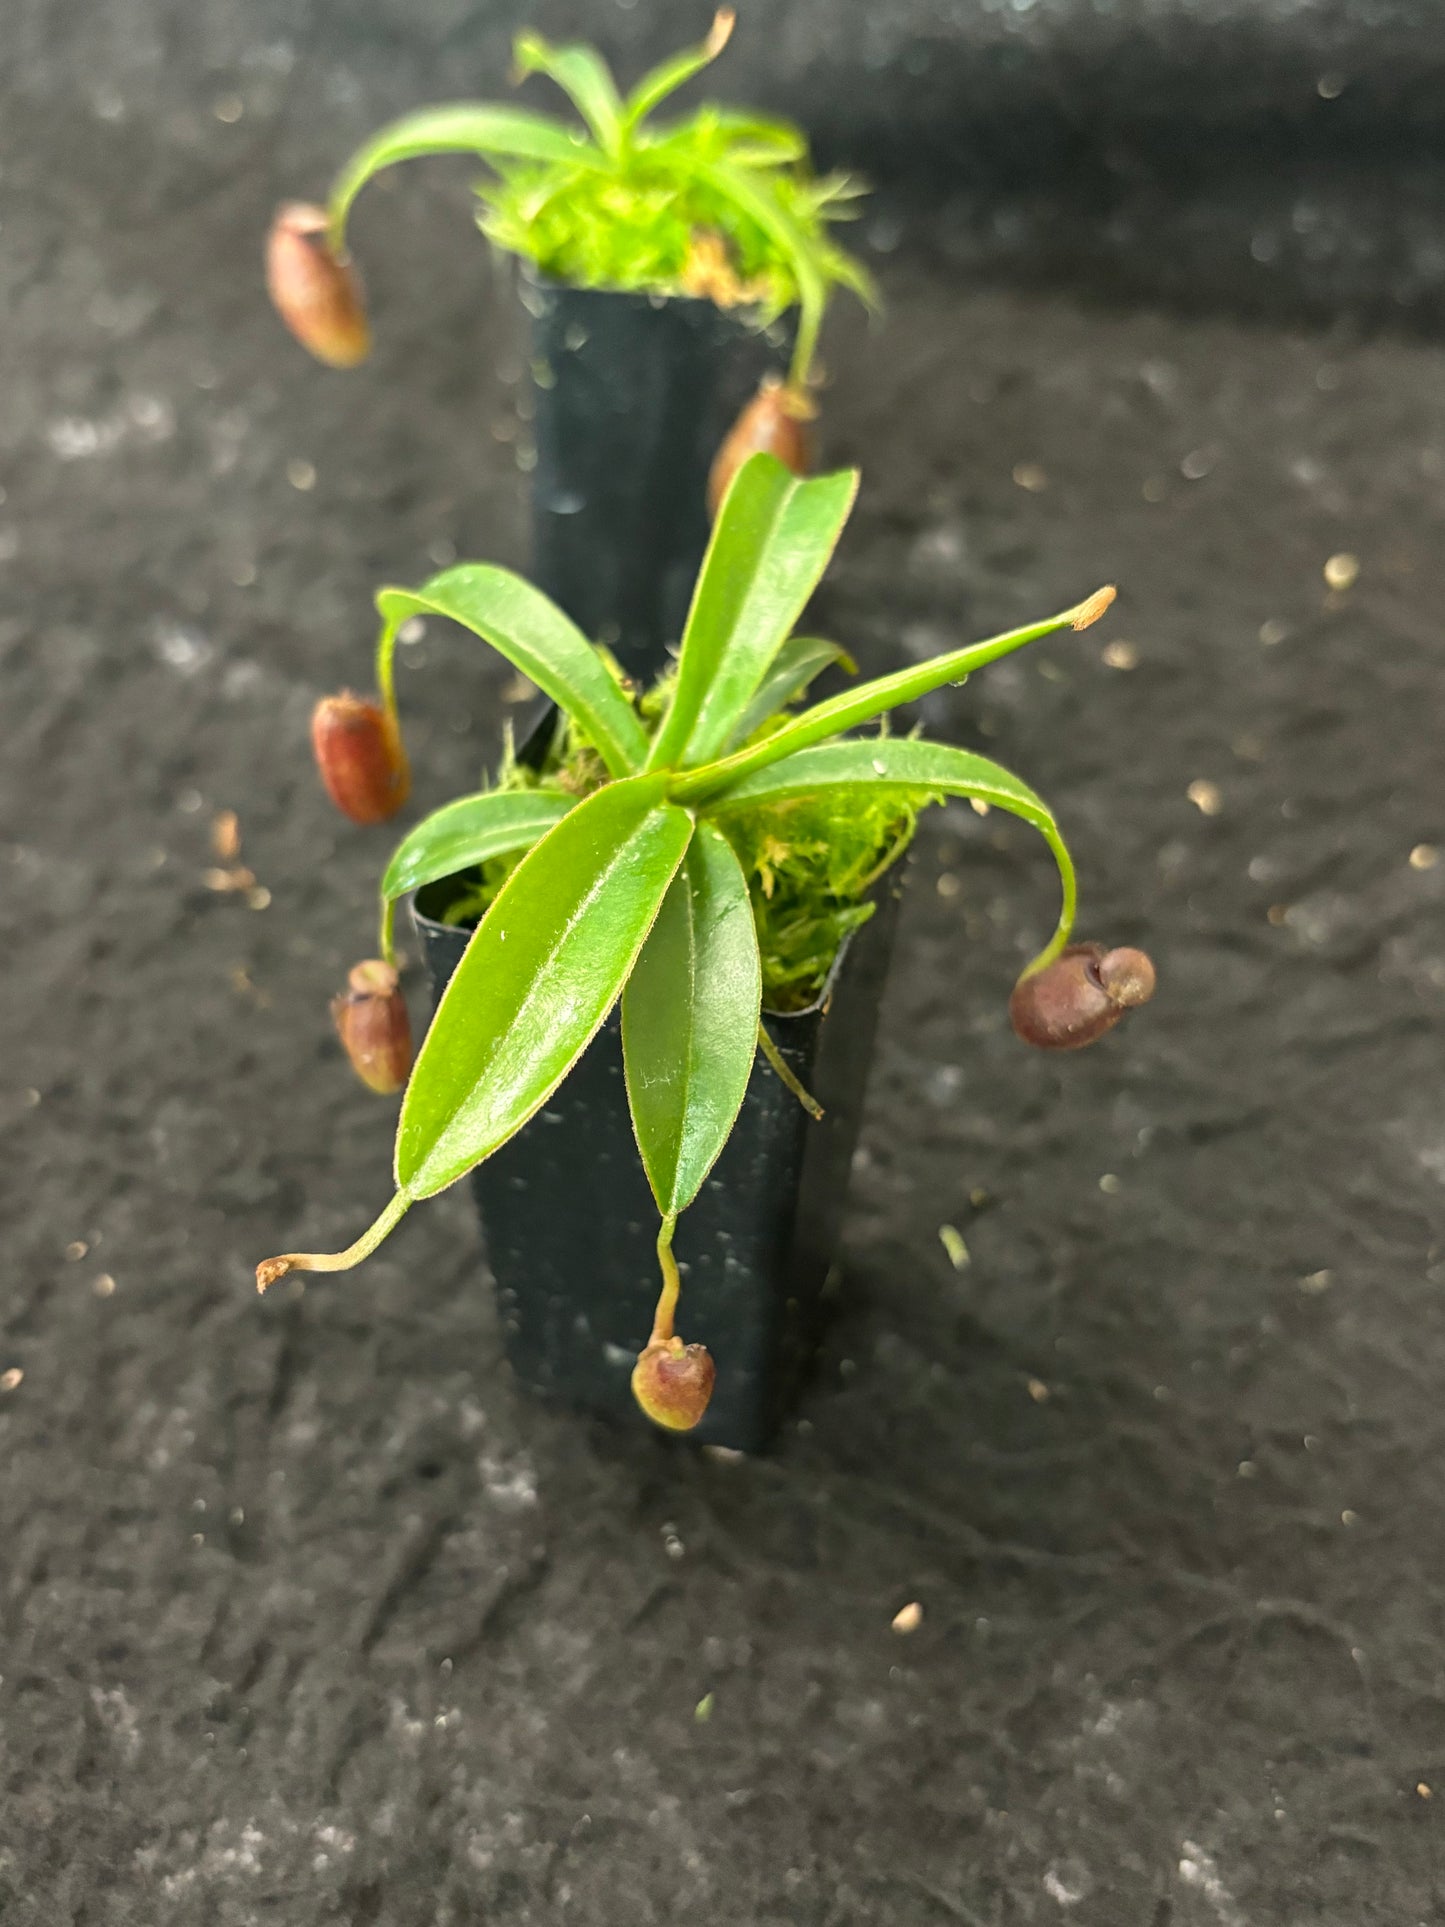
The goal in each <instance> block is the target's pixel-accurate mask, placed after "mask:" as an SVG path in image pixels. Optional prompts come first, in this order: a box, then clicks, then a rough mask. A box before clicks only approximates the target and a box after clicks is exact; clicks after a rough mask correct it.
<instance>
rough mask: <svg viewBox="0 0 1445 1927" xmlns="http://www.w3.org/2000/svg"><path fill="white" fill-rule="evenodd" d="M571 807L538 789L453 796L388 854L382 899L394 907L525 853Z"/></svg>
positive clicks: (569, 801) (567, 799)
mask: <svg viewBox="0 0 1445 1927" xmlns="http://www.w3.org/2000/svg"><path fill="white" fill-rule="evenodd" d="M571 808H572V799H571V798H570V797H567V796H554V795H551V794H550V793H548V792H545V791H538V790H489V791H487V792H486V793H484V794H483V795H480V796H463V797H459V798H458V800H457V801H456V802H455V803H448V804H447V805H446V807H445V808H444V809H440V810H434V811H433V812H432V814H431V815H430V816H428V817H425V818H424V819H423V820H422V821H421V822H420V823H418V824H417V826H416V828H415V829H414V830H412V831H410V832H409V833H408V834H407V836H406V837H404V838H403V840H402V841H401V843H399V844H398V845H397V847H396V849H395V850H394V851H393V852H392V858H391V861H390V863H388V864H387V866H386V874H385V875H384V876H383V877H382V879H381V895H382V900H383V901H384V902H387V903H394V902H395V901H396V899H397V898H398V897H404V896H405V895H406V894H407V892H408V891H409V890H419V889H420V888H421V887H422V885H423V884H424V883H435V882H436V881H437V879H438V878H439V877H449V876H455V875H456V873H457V871H458V870H466V869H469V868H470V867H471V866H472V865H473V864H474V863H485V862H486V860H487V858H488V857H493V856H508V855H510V854H511V852H512V851H513V850H526V849H530V847H531V846H532V844H534V843H535V842H536V841H537V839H538V838H539V837H542V836H545V835H546V834H547V832H548V830H550V829H551V828H552V826H553V825H554V824H556V823H559V822H560V821H561V820H562V818H563V817H564V816H565V815H566V814H567V812H568V811H569V810H570V809H571Z"/></svg>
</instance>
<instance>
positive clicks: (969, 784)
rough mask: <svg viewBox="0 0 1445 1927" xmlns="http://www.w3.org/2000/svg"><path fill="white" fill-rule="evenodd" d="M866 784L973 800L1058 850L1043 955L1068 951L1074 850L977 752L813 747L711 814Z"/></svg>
mask: <svg viewBox="0 0 1445 1927" xmlns="http://www.w3.org/2000/svg"><path fill="white" fill-rule="evenodd" d="M863 785H869V786H874V787H878V786H881V787H883V788H892V789H901V790H910V791H912V792H914V793H915V795H916V794H917V793H919V792H930V791H931V792H932V793H933V794H934V795H942V796H973V797H977V798H978V800H979V801H980V802H982V803H989V804H992V805H993V806H994V807H996V808H997V809H1001V810H1007V811H1009V813H1010V814H1011V815H1013V816H1019V817H1022V818H1023V820H1024V822H1026V823H1031V824H1032V825H1033V827H1034V828H1035V829H1036V830H1037V831H1039V833H1040V835H1041V836H1042V837H1043V839H1044V841H1045V842H1046V843H1047V844H1048V846H1049V848H1050V850H1051V851H1052V852H1053V857H1054V861H1055V863H1056V864H1057V865H1058V868H1059V881H1060V884H1061V886H1062V890H1063V907H1062V909H1061V911H1060V914H1059V924H1058V929H1057V930H1056V931H1055V933H1054V936H1053V938H1052V939H1051V941H1050V944H1049V951H1048V952H1046V953H1045V954H1046V955H1048V954H1050V953H1056V952H1057V951H1058V950H1060V949H1062V948H1063V945H1064V944H1065V943H1066V942H1067V941H1068V936H1069V932H1070V930H1071V929H1072V928H1073V923H1074V910H1075V901H1076V884H1075V880H1074V865H1073V860H1072V858H1071V857H1070V855H1069V851H1068V846H1067V845H1066V844H1065V842H1064V839H1063V837H1062V835H1061V834H1060V832H1059V826H1058V824H1057V823H1056V822H1055V820H1054V814H1053V811H1052V810H1051V809H1050V808H1049V806H1048V804H1047V803H1046V802H1045V801H1044V799H1043V798H1042V797H1041V796H1039V795H1037V794H1036V793H1035V792H1034V791H1033V790H1031V789H1030V788H1029V786H1028V784H1027V783H1025V782H1023V781H1022V780H1021V779H1020V778H1019V777H1017V776H1015V775H1014V774H1013V773H1012V772H1011V771H1010V770H1006V769H1004V768H1003V766H1002V765H1001V764H999V763H993V762H990V761H989V759H988V757H986V756H975V755H974V754H973V752H972V751H971V750H966V749H954V748H952V747H950V746H949V745H948V744H947V743H920V742H913V741H910V740H909V739H908V738H907V737H902V738H895V737H889V736H879V737H874V738H872V739H871V740H868V739H865V740H863V741H861V742H860V741H857V740H854V741H852V742H847V743H823V744H820V745H819V746H818V747H817V748H814V749H801V750H798V751H796V752H795V753H794V754H793V755H791V756H788V757H785V758H784V759H783V761H782V762H780V763H773V764H772V765H770V767H768V768H767V769H760V770H755V771H754V772H753V773H752V775H750V776H745V777H744V778H743V779H742V781H741V782H738V783H735V784H734V785H733V787H732V788H731V789H729V790H728V791H727V792H726V794H725V795H724V796H723V797H722V798H721V799H720V800H719V801H718V802H717V803H715V804H714V805H713V808H714V809H715V810H716V812H717V813H718V814H719V815H721V816H725V815H726V814H727V812H728V811H729V810H732V809H744V808H746V809H752V808H755V807H756V806H757V805H758V804H767V803H786V802H788V801H789V800H790V799H791V798H793V797H801V796H813V795H816V794H817V793H818V791H820V790H839V789H851V788H857V787H859V786H863Z"/></svg>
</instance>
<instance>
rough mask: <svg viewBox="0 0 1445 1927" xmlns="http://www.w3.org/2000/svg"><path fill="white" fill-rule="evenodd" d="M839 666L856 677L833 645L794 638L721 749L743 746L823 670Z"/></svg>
mask: <svg viewBox="0 0 1445 1927" xmlns="http://www.w3.org/2000/svg"><path fill="white" fill-rule="evenodd" d="M835 662H836V663H841V664H842V666H843V667H844V668H845V669H846V670H847V671H848V673H849V675H853V674H855V673H856V665H855V663H854V661H853V658H852V657H851V656H850V655H849V654H848V652H847V651H846V650H844V649H840V648H839V647H838V645H837V643H836V642H817V641H814V640H813V639H811V638H810V637H807V636H794V637H793V639H792V641H791V642H785V643H784V644H783V646H782V648H781V649H780V650H779V651H778V653H777V655H776V656H774V658H773V666H772V668H771V669H769V671H768V673H767V675H766V676H764V677H763V679H762V681H761V682H760V683H759V684H758V691H757V694H756V695H755V696H754V697H753V699H752V701H751V702H750V703H749V704H748V706H747V708H746V709H745V710H744V711H743V713H742V715H741V716H739V718H738V720H737V722H736V723H735V724H734V725H733V729H732V734H731V735H730V736H729V737H728V740H727V742H726V744H725V745H724V747H725V748H726V749H733V748H735V747H736V745H737V744H739V743H745V742H746V741H747V739H748V737H749V736H751V735H752V733H753V731H754V730H755V729H756V728H757V727H758V726H759V724H761V723H765V722H766V721H767V720H768V718H769V717H770V716H774V715H776V714H777V712H778V711H779V710H780V709H784V708H786V707H787V705H788V704H789V703H790V702H792V701H793V700H794V699H795V698H796V697H798V696H801V695H802V693H803V691H804V690H805V689H806V688H807V687H808V685H809V683H810V682H812V680H813V679H814V677H815V676H821V675H822V673H823V671H824V670H825V669H829V668H831V667H832V665H833V664H834V663H835Z"/></svg>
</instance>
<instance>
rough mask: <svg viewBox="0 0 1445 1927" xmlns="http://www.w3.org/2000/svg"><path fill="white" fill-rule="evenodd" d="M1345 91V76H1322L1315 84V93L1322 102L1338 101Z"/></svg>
mask: <svg viewBox="0 0 1445 1927" xmlns="http://www.w3.org/2000/svg"><path fill="white" fill-rule="evenodd" d="M1344 91H1345V78H1344V75H1343V74H1321V75H1320V77H1319V79H1318V80H1317V81H1316V82H1315V92H1316V93H1317V94H1318V95H1319V97H1320V99H1321V100H1338V99H1339V97H1340V95H1341V94H1342V93H1343V92H1344Z"/></svg>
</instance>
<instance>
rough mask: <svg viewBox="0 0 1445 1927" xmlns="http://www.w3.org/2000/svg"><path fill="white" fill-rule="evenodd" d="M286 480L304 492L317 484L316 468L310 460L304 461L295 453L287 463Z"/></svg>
mask: <svg viewBox="0 0 1445 1927" xmlns="http://www.w3.org/2000/svg"><path fill="white" fill-rule="evenodd" d="M286 480H287V481H288V482H289V483H290V484H291V486H292V488H299V489H300V490H301V492H302V493H303V494H305V492H306V490H307V489H312V488H315V486H316V470H315V468H314V467H313V466H312V464H311V463H310V462H303V461H302V460H301V458H300V456H299V455H293V456H292V458H291V460H290V461H289V462H288V463H287V464H286Z"/></svg>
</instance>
